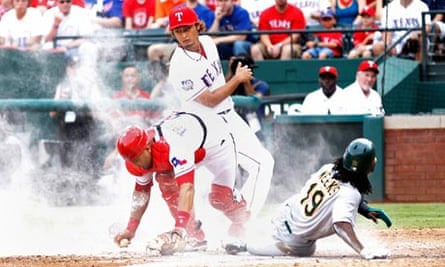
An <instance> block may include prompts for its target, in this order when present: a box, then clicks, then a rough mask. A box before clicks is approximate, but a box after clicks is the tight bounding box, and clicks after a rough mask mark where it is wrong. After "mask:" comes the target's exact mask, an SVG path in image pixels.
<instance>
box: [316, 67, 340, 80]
mask: <svg viewBox="0 0 445 267" xmlns="http://www.w3.org/2000/svg"><path fill="white" fill-rule="evenodd" d="M326 73H329V74H332V75H334V76H335V78H337V77H338V72H337V69H336V68H335V67H332V66H323V67H321V68H320V71H319V73H318V74H319V75H322V74H326Z"/></svg>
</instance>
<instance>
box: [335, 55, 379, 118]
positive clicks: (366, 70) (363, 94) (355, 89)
mask: <svg viewBox="0 0 445 267" xmlns="http://www.w3.org/2000/svg"><path fill="white" fill-rule="evenodd" d="M378 73H379V68H378V66H377V64H376V63H375V62H374V61H372V60H364V61H362V62H361V63H360V65H359V66H358V70H357V75H356V80H355V82H353V83H352V84H351V85H349V86H347V87H346V88H345V89H344V91H343V92H344V98H343V100H344V101H345V102H344V105H345V107H347V113H349V114H371V115H385V111H384V109H383V106H382V98H381V97H380V95H379V93H378V92H377V91H375V90H374V89H373V86H374V85H375V82H376V80H377V74H378Z"/></svg>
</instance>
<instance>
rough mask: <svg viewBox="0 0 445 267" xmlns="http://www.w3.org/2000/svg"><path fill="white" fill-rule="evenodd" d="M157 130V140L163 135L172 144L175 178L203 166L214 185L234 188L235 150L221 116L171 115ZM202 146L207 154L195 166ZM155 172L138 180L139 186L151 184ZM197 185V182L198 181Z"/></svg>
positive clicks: (210, 114)
mask: <svg viewBox="0 0 445 267" xmlns="http://www.w3.org/2000/svg"><path fill="white" fill-rule="evenodd" d="M157 125H159V127H155V126H154V128H155V129H157V130H156V134H155V140H156V141H158V140H160V138H161V137H160V134H161V132H162V136H163V137H164V138H165V141H166V142H167V143H168V144H169V148H170V150H169V155H168V158H169V163H170V164H171V165H172V167H173V170H174V173H175V177H179V176H182V175H186V174H187V173H190V172H193V171H195V167H196V166H204V167H205V168H206V169H207V170H208V171H209V172H210V173H212V174H213V175H214V177H213V180H212V184H218V185H223V186H227V187H229V188H233V185H234V183H235V173H236V155H235V148H234V145H233V143H232V141H231V136H230V133H229V132H228V130H226V129H225V125H224V123H223V122H222V121H221V120H220V119H219V117H218V116H217V115H215V114H212V113H207V114H201V115H199V116H198V115H196V114H191V113H184V112H179V113H172V114H171V115H170V116H168V117H166V118H165V119H164V120H162V121H161V122H160V123H159V124H157ZM200 147H203V148H204V149H205V151H206V153H205V157H204V159H203V160H202V161H200V162H199V163H198V165H196V164H195V151H196V150H197V149H198V148H200ZM152 180H153V173H152V172H148V173H146V174H145V175H143V176H140V177H136V183H138V184H140V185H142V186H144V185H147V184H150V183H152ZM195 182H197V180H195Z"/></svg>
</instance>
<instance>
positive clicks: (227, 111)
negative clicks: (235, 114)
mask: <svg viewBox="0 0 445 267" xmlns="http://www.w3.org/2000/svg"><path fill="white" fill-rule="evenodd" d="M230 111H232V109H231V108H229V109H226V110H224V111H221V112H218V113H217V114H218V115H226V114H227V113H229V112H230Z"/></svg>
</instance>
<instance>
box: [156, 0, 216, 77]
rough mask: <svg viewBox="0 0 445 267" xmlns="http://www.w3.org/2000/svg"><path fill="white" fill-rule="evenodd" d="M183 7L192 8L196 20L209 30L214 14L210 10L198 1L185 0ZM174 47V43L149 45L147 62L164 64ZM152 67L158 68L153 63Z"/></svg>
mask: <svg viewBox="0 0 445 267" xmlns="http://www.w3.org/2000/svg"><path fill="white" fill-rule="evenodd" d="M184 5H185V6H187V7H190V8H193V10H194V11H195V12H196V14H197V15H198V18H199V19H200V20H202V21H203V22H204V24H205V26H206V29H209V28H210V27H211V26H212V23H213V20H214V19H215V14H214V13H213V11H212V10H210V9H209V8H207V7H206V6H205V5H203V4H201V3H199V2H198V0H186V2H185V4H184ZM176 45H177V44H176V42H172V43H155V44H151V45H150V46H149V47H148V48H147V55H148V61H150V62H159V61H163V62H164V63H165V62H168V61H169V60H170V56H171V55H172V53H173V51H174V50H175V48H176ZM153 65H154V66H155V68H156V67H159V64H158V63H153ZM156 71H159V68H156Z"/></svg>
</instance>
